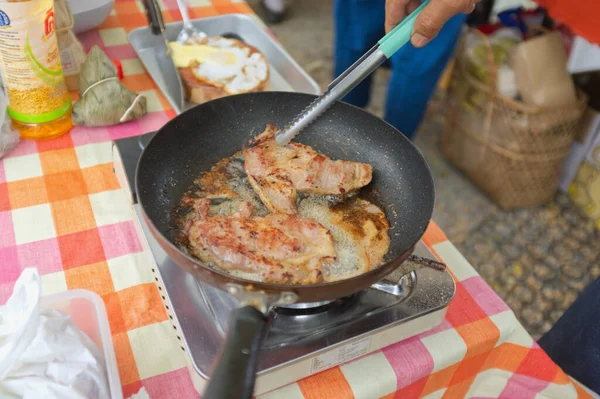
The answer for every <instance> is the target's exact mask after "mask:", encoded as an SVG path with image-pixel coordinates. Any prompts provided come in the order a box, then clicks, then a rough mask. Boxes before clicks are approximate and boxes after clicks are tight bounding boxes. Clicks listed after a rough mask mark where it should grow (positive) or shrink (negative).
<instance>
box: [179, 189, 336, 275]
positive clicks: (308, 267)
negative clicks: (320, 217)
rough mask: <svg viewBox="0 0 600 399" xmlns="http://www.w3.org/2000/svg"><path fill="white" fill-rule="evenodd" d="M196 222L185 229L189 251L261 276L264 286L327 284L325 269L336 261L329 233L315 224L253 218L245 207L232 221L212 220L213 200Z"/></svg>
mask: <svg viewBox="0 0 600 399" xmlns="http://www.w3.org/2000/svg"><path fill="white" fill-rule="evenodd" d="M195 209H196V218H195V220H193V221H190V222H189V223H188V225H187V226H186V227H185V231H184V234H186V235H187V238H188V240H189V248H190V252H191V253H192V254H193V255H194V256H196V257H198V258H199V259H200V260H202V261H203V262H206V263H211V264H213V265H215V266H217V267H219V268H221V269H223V270H226V271H229V272H234V273H233V274H235V272H243V273H250V274H252V275H256V276H258V277H259V278H260V280H261V281H265V282H270V283H282V284H313V283H318V282H321V281H322V279H323V271H322V270H323V265H324V264H328V263H331V262H333V261H335V256H336V253H335V248H334V245H333V238H332V237H331V234H330V233H329V230H327V229H326V228H324V227H323V226H322V225H321V224H319V223H317V222H315V221H314V220H312V219H303V218H300V217H298V216H296V215H283V214H270V215H268V216H266V217H251V215H252V211H253V209H252V204H251V203H250V202H243V203H242V205H241V206H240V209H239V211H238V212H237V213H236V214H234V215H233V216H231V217H221V216H216V217H213V216H209V209H210V200H209V199H206V198H202V199H198V200H197V201H196V204H195Z"/></svg>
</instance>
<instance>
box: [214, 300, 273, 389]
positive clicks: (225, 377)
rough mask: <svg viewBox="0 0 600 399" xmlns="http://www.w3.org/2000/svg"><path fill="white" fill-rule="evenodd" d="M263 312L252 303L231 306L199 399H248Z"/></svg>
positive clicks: (264, 324) (262, 330) (262, 332)
mask: <svg viewBox="0 0 600 399" xmlns="http://www.w3.org/2000/svg"><path fill="white" fill-rule="evenodd" d="M266 327H267V316H265V315H264V314H263V313H261V312H260V311H259V310H258V309H256V308H255V307H253V306H245V307H243V308H238V309H235V310H234V311H233V312H231V315H230V316H229V331H228V333H227V338H226V339H225V345H224V346H223V350H222V352H221V356H220V357H219V358H218V359H217V366H216V368H215V369H214V371H213V374H212V376H211V378H210V381H209V382H208V387H207V388H206V392H205V393H204V395H202V398H203V399H251V398H252V394H253V392H254V380H255V377H256V371H257V367H258V355H259V351H260V346H261V344H262V340H263V338H264V336H265V333H266V330H267V328H266Z"/></svg>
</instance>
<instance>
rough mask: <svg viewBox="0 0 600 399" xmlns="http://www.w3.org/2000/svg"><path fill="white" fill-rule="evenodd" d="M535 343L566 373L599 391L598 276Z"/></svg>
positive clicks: (599, 287)
mask: <svg viewBox="0 0 600 399" xmlns="http://www.w3.org/2000/svg"><path fill="white" fill-rule="evenodd" d="M538 344H539V345H540V347H541V348H542V349H543V350H544V351H545V352H546V353H547V354H548V356H550V358H551V359H552V360H553V361H554V362H555V363H556V364H558V365H559V366H560V368H561V369H563V371H564V372H565V373H567V374H569V375H570V376H572V377H573V378H575V379H576V380H577V381H579V382H581V383H582V384H584V385H585V386H587V387H588V388H590V389H592V390H593V391H595V392H596V393H598V394H600V278H599V279H597V280H596V281H594V282H593V283H592V284H590V285H589V286H588V287H587V288H586V289H585V291H583V293H582V294H581V295H580V296H579V297H578V298H577V300H576V301H575V302H574V303H573V304H572V305H571V307H570V308H569V309H567V311H566V312H565V313H564V314H563V315H562V317H561V318H560V319H559V320H558V321H557V322H556V324H555V325H554V326H553V327H552V328H551V329H550V331H548V332H547V333H546V334H545V335H544V336H543V337H542V338H541V339H540V340H539V342H538Z"/></svg>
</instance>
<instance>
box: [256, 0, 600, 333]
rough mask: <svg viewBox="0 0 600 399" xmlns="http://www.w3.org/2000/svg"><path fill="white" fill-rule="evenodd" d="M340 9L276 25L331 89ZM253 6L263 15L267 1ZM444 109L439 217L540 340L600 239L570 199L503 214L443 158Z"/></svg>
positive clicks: (432, 115) (377, 106) (294, 1)
mask: <svg viewBox="0 0 600 399" xmlns="http://www.w3.org/2000/svg"><path fill="white" fill-rule="evenodd" d="M332 3H333V2H332V1H323V0H302V1H298V0H288V5H289V8H288V10H289V15H288V18H287V19H286V20H285V21H284V22H282V23H281V24H279V25H275V26H272V27H271V28H272V30H273V31H274V32H275V34H276V36H277V37H278V39H279V40H280V41H281V42H282V43H283V44H284V46H285V47H286V49H287V50H288V51H289V52H290V53H291V55H292V56H293V57H294V58H295V59H296V60H297V61H298V62H299V63H300V64H301V65H302V66H303V67H304V68H305V69H306V71H307V72H308V73H309V74H311V75H312V76H313V77H314V78H315V79H316V80H317V81H318V82H319V84H320V85H321V86H322V87H323V88H324V87H326V86H327V84H328V83H329V82H330V81H331V70H332V51H333V47H332V22H333V21H332V13H331V4H332ZM250 4H251V5H252V6H253V7H255V9H256V10H257V11H258V12H259V14H260V13H261V12H262V9H261V7H260V0H250ZM387 77H388V73H387V71H385V70H382V71H378V72H377V74H376V79H375V82H376V84H375V89H374V92H373V96H372V98H373V100H372V104H370V105H369V110H371V111H372V112H374V113H377V114H380V111H381V108H382V105H383V104H384V101H385V84H386V81H387ZM434 104H435V102H434ZM436 109H437V108H436V106H432V107H431V110H430V112H429V114H428V117H427V119H426V121H425V122H424V123H423V126H422V128H421V130H420V132H419V134H418V137H417V139H416V142H417V145H418V146H419V148H420V149H421V151H422V152H423V154H424V155H425V157H426V158H427V160H428V162H429V165H430V167H431V169H432V172H433V175H434V178H435V181H436V190H437V198H438V200H437V204H436V209H435V214H434V218H435V220H436V222H437V223H438V224H439V225H440V226H441V227H442V228H443V229H444V230H445V232H446V234H447V235H448V236H449V238H450V240H451V241H452V242H453V243H454V244H455V245H456V246H457V247H458V248H459V250H460V251H461V252H462V253H463V254H464V255H465V257H466V258H467V259H468V260H469V261H470V262H471V263H472V265H473V266H474V267H475V268H476V269H477V270H478V271H479V273H481V275H482V276H483V277H484V278H485V279H486V280H487V281H488V283H489V284H490V285H491V286H492V287H494V289H495V290H496V291H497V292H498V293H499V294H500V295H501V296H502V297H503V298H504V299H505V300H506V302H507V303H508V304H509V305H510V306H511V308H512V309H513V310H514V311H515V313H516V315H517V317H519V319H520V320H521V321H522V322H523V324H524V325H525V327H526V328H527V329H528V331H529V332H530V333H531V334H532V335H533V336H534V337H535V338H538V337H540V336H541V335H542V334H543V333H544V332H545V331H547V330H548V329H549V328H550V326H551V325H552V324H553V323H554V322H555V321H556V320H557V319H558V318H559V317H560V315H561V314H562V312H563V311H564V310H565V309H566V308H567V307H568V306H569V305H570V304H571V303H572V302H573V301H574V300H575V298H576V297H577V295H578V293H579V292H581V291H582V290H583V289H584V288H585V287H586V286H587V284H589V282H591V281H592V280H593V279H595V278H597V277H599V276H600V233H598V231H596V230H594V226H593V223H591V222H590V221H589V220H587V219H586V218H585V217H584V216H583V215H581V214H580V213H579V212H578V210H577V209H576V208H575V207H574V206H573V205H572V204H571V203H570V202H569V200H568V198H567V197H566V196H564V195H558V196H557V198H556V200H555V201H554V202H552V203H551V204H548V205H547V206H543V207H536V208H532V209H525V210H520V211H514V212H503V211H501V210H500V209H499V208H498V207H496V206H495V205H494V204H493V203H492V202H491V201H490V200H489V199H488V198H487V197H486V196H485V195H483V194H482V193H481V192H480V191H479V190H478V189H477V188H476V187H474V186H473V185H472V184H471V183H470V182H469V180H468V179H466V178H465V177H464V176H463V175H461V174H460V173H459V172H457V171H456V170H455V169H454V168H452V167H451V166H450V165H449V164H448V163H447V162H446V160H445V159H444V158H443V157H442V155H441V153H440V151H439V149H438V147H437V140H438V137H439V134H440V131H441V126H442V125H441V124H442V123H443V120H442V118H440V113H439V112H436Z"/></svg>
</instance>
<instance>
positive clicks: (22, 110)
mask: <svg viewBox="0 0 600 399" xmlns="http://www.w3.org/2000/svg"><path fill="white" fill-rule="evenodd" d="M59 55H60V52H59V48H58V42H57V39H56V33H55V31H54V3H53V0H0V60H1V63H0V64H1V67H2V72H3V78H4V86H5V87H6V92H7V94H8V113H9V115H10V117H11V118H12V119H13V121H14V122H15V123H14V126H15V127H16V128H17V129H18V130H19V131H20V133H21V137H23V138H28V139H49V138H53V137H58V136H60V135H63V134H65V133H67V132H68V131H69V130H70V129H71V127H72V125H73V124H72V121H71V98H70V96H69V92H68V91H67V87H66V85H65V80H64V76H63V71H62V66H61V63H60V56H59Z"/></svg>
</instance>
